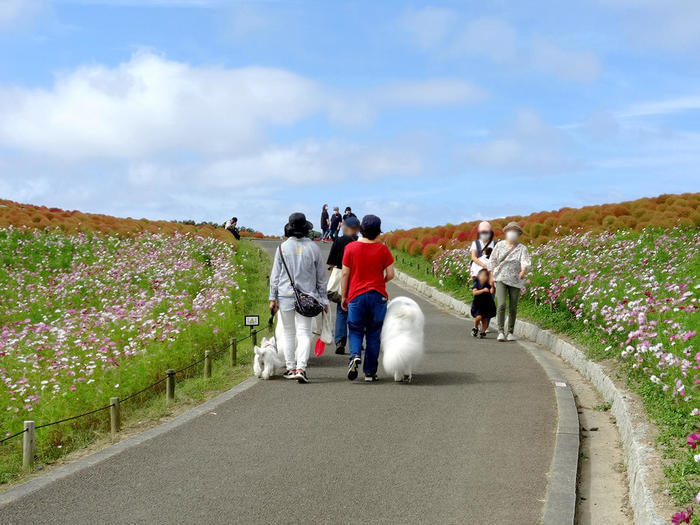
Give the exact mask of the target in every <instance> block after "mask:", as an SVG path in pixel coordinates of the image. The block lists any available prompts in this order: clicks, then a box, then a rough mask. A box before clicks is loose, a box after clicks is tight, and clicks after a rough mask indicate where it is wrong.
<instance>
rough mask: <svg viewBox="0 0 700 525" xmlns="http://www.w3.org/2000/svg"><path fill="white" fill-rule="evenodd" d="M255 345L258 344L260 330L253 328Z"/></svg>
mask: <svg viewBox="0 0 700 525" xmlns="http://www.w3.org/2000/svg"><path fill="white" fill-rule="evenodd" d="M253 346H258V332H257V330H253Z"/></svg>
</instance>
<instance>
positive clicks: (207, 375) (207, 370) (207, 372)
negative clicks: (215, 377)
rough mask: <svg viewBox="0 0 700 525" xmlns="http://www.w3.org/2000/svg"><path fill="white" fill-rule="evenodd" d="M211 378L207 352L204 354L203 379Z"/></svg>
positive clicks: (209, 360)
mask: <svg viewBox="0 0 700 525" xmlns="http://www.w3.org/2000/svg"><path fill="white" fill-rule="evenodd" d="M210 377H211V356H210V355H209V350H206V351H205V352H204V379H209V378H210Z"/></svg>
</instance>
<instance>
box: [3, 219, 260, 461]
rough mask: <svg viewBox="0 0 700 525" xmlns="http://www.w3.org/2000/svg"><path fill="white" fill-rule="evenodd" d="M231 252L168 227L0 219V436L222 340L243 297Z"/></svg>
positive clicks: (124, 386)
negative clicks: (77, 228) (68, 226)
mask: <svg viewBox="0 0 700 525" xmlns="http://www.w3.org/2000/svg"><path fill="white" fill-rule="evenodd" d="M238 251H239V250H238V249H237V248H236V245H234V244H231V243H227V242H221V241H219V240H217V239H216V238H215V237H202V236H198V235H192V234H181V233H177V232H175V233H167V234H166V233H151V232H141V233H133V234H130V235H126V236H124V235H114V234H112V235H99V234H92V233H76V234H67V233H64V232H62V231H60V230H49V229H46V230H40V229H27V228H15V227H6V228H2V229H0V292H1V293H2V298H3V300H2V302H1V303H0V381H2V383H3V386H4V388H3V389H2V390H0V406H1V407H3V408H2V412H1V413H0V429H1V432H2V434H0V437H4V436H5V435H9V434H11V433H14V432H17V431H18V430H21V425H22V421H23V420H24V419H33V420H36V421H37V424H39V423H43V422H48V421H54V420H57V419H60V418H63V417H66V416H71V415H73V414H76V413H80V412H82V411H86V410H90V409H94V408H96V407H99V406H103V405H104V404H105V402H106V401H108V399H109V397H110V396H119V397H122V396H125V395H128V394H130V393H132V392H135V391H137V390H139V389H140V388H143V387H144V386H145V385H147V384H149V383H150V382H152V381H153V379H154V378H160V377H161V376H162V374H163V372H164V370H166V369H167V368H177V367H178V366H181V365H183V364H187V363H189V362H191V361H192V360H193V359H194V357H196V356H199V355H201V353H202V350H203V349H204V348H211V347H214V346H220V345H222V344H224V343H225V342H227V341H228V337H229V336H231V335H233V334H232V332H233V331H234V330H235V329H236V328H238V327H239V325H240V324H241V317H242V315H243V313H249V312H244V310H246V309H247V308H249V307H250V306H251V305H250V302H249V301H248V300H247V299H248V298H247V293H248V292H247V290H246V287H244V286H241V285H239V282H238V277H239V275H240V272H241V266H240V264H241V259H240V254H239V253H238ZM253 277H259V276H257V275H256V276H253ZM54 439H55V441H56V443H57V444H58V445H61V438H60V436H59V437H56V438H54ZM20 441H21V440H20ZM0 446H6V445H0ZM0 452H2V451H0Z"/></svg>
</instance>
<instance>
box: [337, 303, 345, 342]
mask: <svg viewBox="0 0 700 525" xmlns="http://www.w3.org/2000/svg"><path fill="white" fill-rule="evenodd" d="M347 340H348V313H347V312H346V311H345V310H343V309H342V308H341V307H340V303H338V309H337V311H336V314H335V344H338V343H340V342H341V341H342V342H343V344H345V342H347Z"/></svg>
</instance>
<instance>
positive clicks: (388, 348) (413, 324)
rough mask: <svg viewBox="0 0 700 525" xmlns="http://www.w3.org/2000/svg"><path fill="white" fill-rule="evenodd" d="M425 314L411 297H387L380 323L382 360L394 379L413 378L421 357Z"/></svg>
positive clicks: (407, 379) (405, 379)
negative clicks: (382, 319) (382, 318)
mask: <svg viewBox="0 0 700 525" xmlns="http://www.w3.org/2000/svg"><path fill="white" fill-rule="evenodd" d="M424 326H425V316H424V315H423V312H422V311H421V309H420V306H418V303H416V302H415V301H414V300H413V299H410V298H408V297H396V298H395V299H392V300H391V301H389V304H388V305H387V308H386V317H385V318H384V326H383V327H382V336H381V339H382V343H381V352H382V364H383V365H384V370H385V371H386V373H387V374H389V375H393V376H394V381H408V382H410V381H411V380H412V379H413V372H414V371H415V369H416V366H417V365H418V363H419V362H420V360H421V358H422V357H423V327H424Z"/></svg>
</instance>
